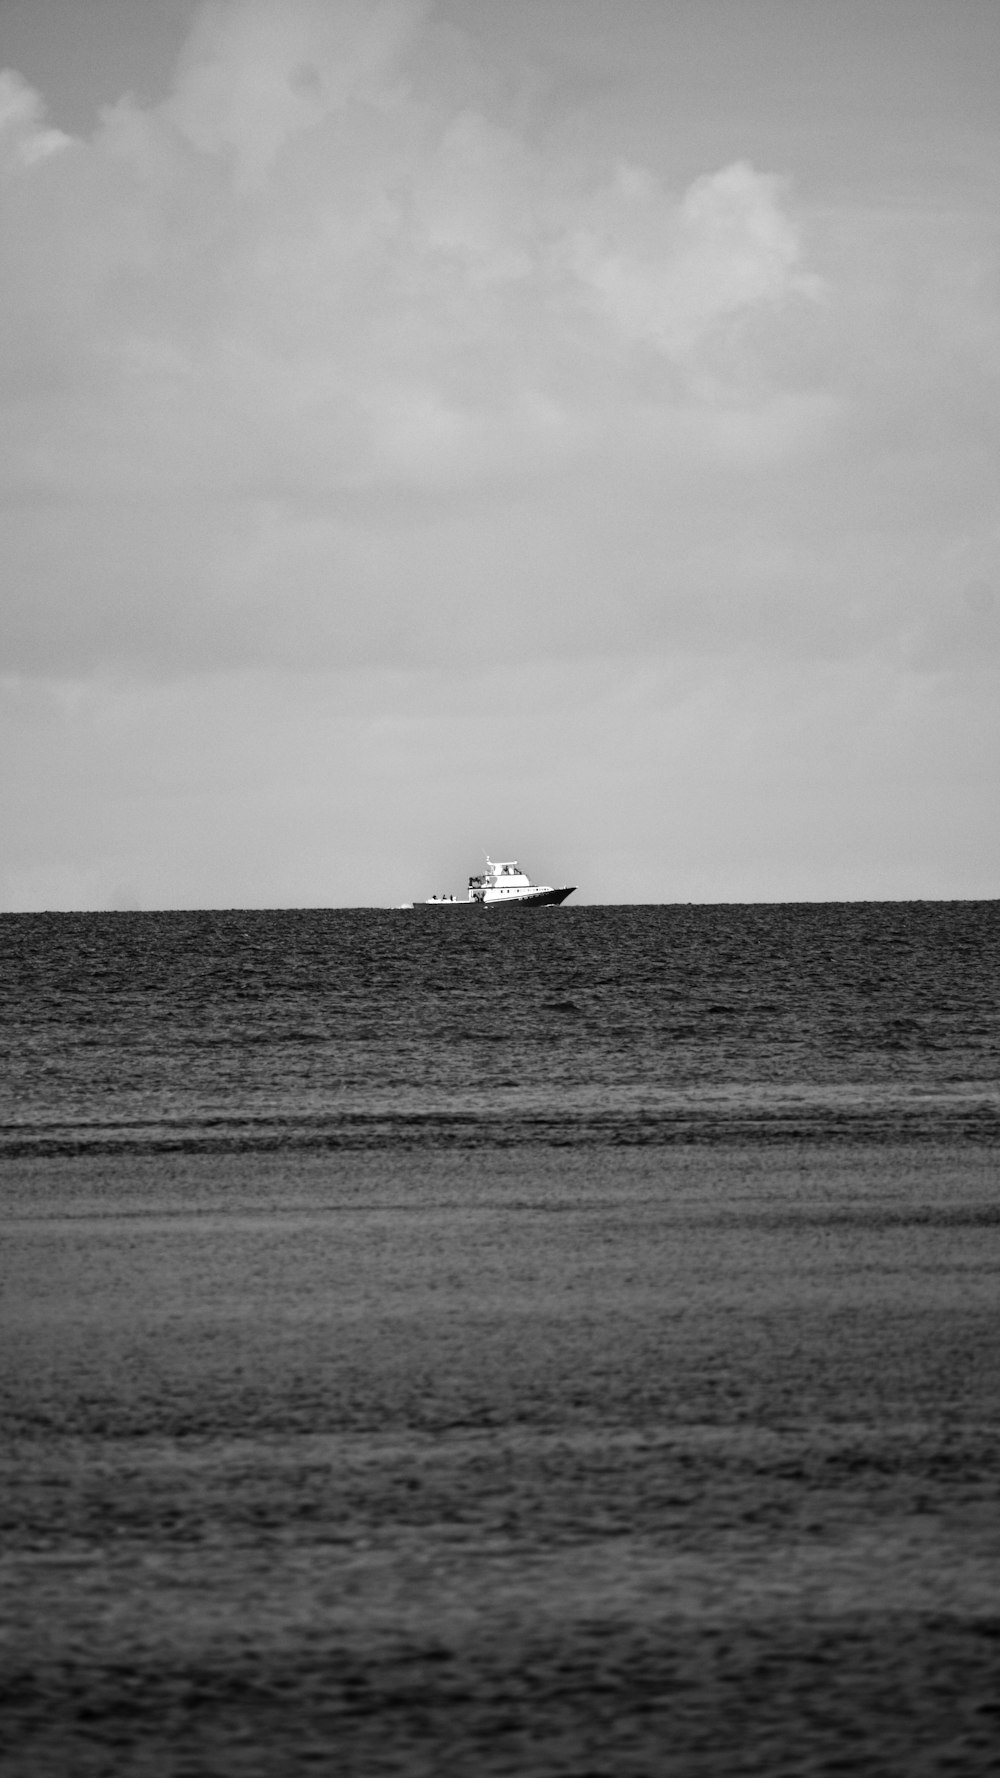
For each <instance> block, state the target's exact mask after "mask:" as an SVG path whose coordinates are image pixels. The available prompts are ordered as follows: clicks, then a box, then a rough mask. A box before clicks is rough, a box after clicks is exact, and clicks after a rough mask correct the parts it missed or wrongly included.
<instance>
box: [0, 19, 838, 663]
mask: <svg viewBox="0 0 1000 1778" xmlns="http://www.w3.org/2000/svg"><path fill="white" fill-rule="evenodd" d="M435 30H436V26H435V24H434V21H433V17H432V15H430V14H429V12H428V8H427V7H426V6H424V5H422V4H408V3H405V0H399V3H397V0H387V3H386V4H374V5H373V4H369V3H367V0H365V3H362V0H356V3H353V0H338V3H337V4H330V3H329V0H324V3H323V4H320V3H319V0H282V3H281V4H276V3H275V0H268V3H265V0H245V3H243V4H239V5H234V4H228V5H219V4H213V5H210V6H208V7H206V8H205V9H204V10H203V12H202V13H201V15H200V16H199V19H198V21H197V23H196V25H195V28H194V30H193V32H192V35H191V38H190V40H189V42H188V44H187V45H186V47H185V50H184V53H183V55H182V57H181V59H180V63H179V66H178V71H177V78H176V83H175V88H174V91H173V92H172V94H171V95H170V97H169V98H168V99H167V100H166V101H165V102H164V103H162V104H160V105H156V106H147V107H144V106H141V105H139V104H137V103H136V102H135V101H134V100H131V99H127V98H126V99H123V100H122V101H121V102H120V103H119V104H118V105H116V106H114V107H112V108H111V109H110V110H109V111H108V112H107V113H106V114H105V116H104V118H103V121H102V123H101V126H100V128H99V129H98V130H97V131H96V132H95V134H94V135H93V137H92V138H91V139H90V140H89V141H87V142H86V143H78V144H75V145H73V150H72V153H57V152H56V149H57V147H60V146H62V145H63V144H64V143H65V142H66V140H67V139H65V138H62V137H61V136H60V135H59V132H53V131H49V130H45V129H43V127H42V124H41V122H40V120H41V119H42V117H43V115H44V113H43V106H42V102H41V100H40V98H39V97H38V95H36V94H33V93H32V92H31V89H30V88H28V87H27V86H26V85H25V84H24V83H23V82H19V81H18V80H17V79H16V78H15V77H8V85H7V87H5V88H4V89H3V91H4V93H5V95H6V103H7V111H8V113H9V114H10V119H11V129H12V130H13V132H14V139H15V140H16V141H17V143H19V144H20V147H19V149H18V155H19V159H18V163H17V167H16V169H15V171H16V177H15V178H14V179H13V188H14V189H13V196H12V200H11V209H10V231H9V236H10V249H11V253H10V261H9V267H8V271H7V274H6V276H7V289H6V292H5V299H6V300H5V304H4V314H5V322H4V336H3V339H2V341H0V378H2V379H3V384H4V386H5V387H6V389H7V392H8V405H7V426H6V428H5V433H6V439H7V444H6V447H5V450H4V454H3V457H2V459H0V499H2V502H3V516H2V521H0V529H2V533H3V538H4V547H5V550H6V552H7V560H8V562H9V563H11V564H15V563H16V565H17V566H16V572H15V573H14V574H13V576H12V580H11V584H10V587H9V594H8V600H7V611H6V618H7V623H8V636H9V639H10V640H9V647H10V649H11V650H12V653H11V655H10V658H11V659H12V660H13V661H16V662H19V663H20V664H21V665H22V666H23V667H24V668H25V669H26V670H30V671H41V670H44V668H45V666H46V664H48V665H49V666H51V668H52V669H53V670H54V671H62V670H64V669H65V666H66V664H67V660H69V659H76V660H78V661H79V662H80V663H81V664H84V663H86V664H89V665H90V666H94V665H97V664H99V663H100V662H101V661H102V660H103V661H105V662H106V663H114V662H119V663H120V662H124V661H129V660H131V661H132V662H133V663H134V664H135V665H136V666H142V668H143V670H149V669H151V668H153V669H155V668H156V666H157V665H159V667H160V668H161V669H162V670H177V668H178V667H179V666H181V665H183V666H184V667H185V668H191V667H194V666H196V665H197V663H198V662H199V661H201V662H202V663H204V664H206V665H211V664H225V663H226V662H229V663H238V662H241V661H243V660H244V659H246V658H247V657H248V656H251V657H253V658H257V659H259V660H261V661H266V660H267V659H269V658H271V651H272V650H276V651H277V654H278V656H279V658H283V659H284V658H292V659H294V658H298V657H299V656H301V655H303V654H305V655H307V656H311V654H312V653H313V651H315V650H316V649H320V650H321V651H328V652H329V653H330V654H331V655H332V656H334V657H335V658H340V652H341V651H342V650H343V649H344V648H348V649H352V650H356V651H359V657H360V658H368V657H369V656H370V655H371V653H372V652H373V651H378V650H380V649H381V650H386V651H388V652H389V655H390V656H391V658H394V659H400V658H406V657H407V655H409V656H410V657H413V656H414V655H415V657H416V658H421V659H423V658H426V657H427V654H428V652H429V651H433V650H434V649H442V650H444V651H445V653H447V652H448V649H449V647H455V646H458V644H456V642H455V638H456V637H457V636H461V637H463V638H464V640H463V641H462V642H461V644H460V646H461V648H462V649H464V650H470V649H471V650H472V652H473V653H474V654H479V655H481V654H482V652H483V650H484V649H485V648H487V647H489V646H491V645H492V640H493V627H492V626H491V625H490V624H488V623H486V624H484V625H483V626H482V629H481V631H480V632H479V640H478V641H477V639H476V637H477V632H476V628H475V626H474V625H469V624H466V623H460V624H458V625H457V626H456V625H455V624H454V622H453V621H452V618H453V614H454V612H455V611H456V609H459V610H463V611H467V610H468V609H469V608H470V603H471V605H472V606H473V607H475V606H477V605H478V606H479V607H482V606H483V605H484V604H485V603H486V601H487V599H488V598H489V597H492V596H500V589H499V585H498V583H499V582H500V581H501V580H502V575H501V573H500V572H498V571H497V569H496V565H495V563H494V562H492V561H490V560H489V559H487V551H488V550H490V549H493V548H494V547H495V546H496V540H502V541H501V544H500V550H499V558H498V559H499V560H500V561H503V562H504V563H505V571H506V574H507V576H508V579H510V578H513V580H514V582H515V586H514V590H513V593H512V595H511V597H510V598H509V599H508V601H507V603H508V610H509V619H508V623H507V626H506V631H505V646H506V647H508V648H513V649H517V648H520V649H522V650H528V651H530V650H531V648H533V647H534V646H536V644H537V643H538V640H539V637H551V636H552V634H553V631H554V630H555V629H556V628H558V625H557V624H556V622H555V607H556V605H557V604H558V603H559V602H560V601H565V600H566V598H567V597H569V599H570V605H569V611H568V613H567V612H563V613H562V616H561V618H560V620H559V622H560V624H561V626H562V627H561V633H562V636H563V639H564V641H565V642H566V643H567V644H568V646H570V647H571V648H575V649H578V650H579V649H584V650H585V649H586V648H588V647H590V646H594V645H600V646H604V645H606V641H607V636H608V633H609V629H611V628H613V624H610V623H609V621H608V617H607V615H605V616H604V617H602V616H601V614H600V610H599V607H600V597H599V594H598V590H597V589H596V588H594V587H593V586H587V585H586V584H585V585H584V589H583V593H582V597H572V595H571V584H570V583H571V582H572V579H573V577H574V576H575V575H576V573H577V572H578V570H579V569H580V568H581V567H582V564H581V563H580V561H579V551H578V550H577V549H576V547H575V545H574V541H573V540H574V536H575V534H576V533H577V532H578V531H579V529H580V527H581V526H582V527H583V532H584V534H585V535H586V532H587V530H588V526H589V523H590V521H589V520H588V516H587V507H588V505H589V503H590V499H591V485H592V483H593V481H594V480H595V479H596V481H597V483H598V485H600V484H601V483H602V482H606V481H610V482H611V483H614V484H621V486H622V487H623V488H624V489H626V490H627V489H628V488H629V487H630V486H631V485H632V484H633V480H634V474H635V462H636V459H637V458H639V457H646V458H648V457H649V456H650V454H652V456H653V458H655V460H656V463H657V464H659V466H660V472H661V474H662V475H663V477H664V478H665V480H666V482H667V483H669V480H670V478H671V476H672V475H673V474H674V472H675V470H676V467H677V465H678V464H683V462H684V459H685V458H686V456H687V455H688V454H689V453H691V452H694V454H695V455H696V456H697V457H699V458H700V460H701V461H702V462H703V464H705V465H706V466H707V467H708V468H709V469H710V470H711V469H712V468H713V467H718V466H721V467H722V468H723V469H725V466H726V465H732V464H734V463H739V464H744V465H746V464H753V463H754V462H758V461H761V462H769V463H773V462H775V461H780V460H782V459H784V458H786V457H789V456H791V457H793V458H794V457H796V456H797V455H798V454H799V453H800V452H801V451H803V450H805V451H806V453H807V454H808V452H809V451H810V450H811V449H813V448H814V446H815V441H817V440H818V439H820V438H822V437H823V436H825V435H826V434H827V433H828V432H829V430H830V427H831V426H834V427H835V425H836V417H837V409H836V402H835V401H833V400H831V399H830V397H829V395H828V394H827V393H826V392H822V391H820V392H817V391H816V390H815V389H811V388H809V387H806V388H804V389H803V388H796V387H795V386H794V380H792V382H791V383H790V381H789V378H788V377H787V375H786V374H785V370H784V367H783V365H782V362H781V357H782V352H781V349H780V342H778V341H777V340H776V339H775V338H774V337H772V338H771V339H768V338H767V337H766V326H767V324H768V322H769V321H773V318H774V316H775V315H776V314H780V313H790V312H791V311H792V310H795V311H801V310H802V308H803V306H804V307H805V308H807V309H808V308H809V306H810V305H812V306H815V298H816V295H817V291H818V288H819V286H818V283H817V281H816V278H815V276H814V275H813V274H812V273H810V272H809V271H808V269H807V268H806V265H805V260H804V253H803V248H802V244H801V240H800V236H799V230H798V226H797V224H796V222H795V220H794V217H793V214H792V212H791V210H790V209H789V207H788V204H787V201H786V193H785V190H784V187H783V186H782V185H781V183H780V182H779V181H777V180H776V179H774V178H773V177H771V176H769V175H765V174H761V173H758V172H756V171H755V170H754V169H753V168H752V167H750V166H749V165H748V164H746V163H744V162H740V163H737V164H735V165H733V166H731V167H728V168H723V169H721V170H719V171H717V172H715V173H712V174H708V175H706V176H704V177H703V178H700V179H698V180H697V181H695V183H694V184H693V185H692V186H691V187H690V188H689V189H688V191H687V192H671V191H670V190H668V189H667V188H666V187H665V186H664V185H663V184H662V182H661V181H660V180H659V179H658V178H657V177H654V175H653V174H652V173H651V172H649V171H647V170H645V169H642V168H635V167H626V168H622V167H620V166H618V167H616V165H615V162H614V159H613V157H610V156H606V155H600V154H598V155H595V156H593V157H591V158H589V159H587V160H582V159H580V158H579V157H577V158H575V159H567V157H566V156H565V155H563V154H562V153H560V152H559V151H558V150H556V149H555V148H550V147H548V146H547V142H546V137H545V133H544V130H540V129H539V128H538V127H537V125H538V123H539V121H540V120H539V119H537V118H536V119H535V120H533V122H532V124H531V127H529V125H528V124H526V123H525V121H524V119H523V118H522V119H521V120H520V121H516V120H515V119H513V118H512V116H511V115H510V114H509V112H505V110H504V107H503V106H502V105H498V106H497V107H496V112H495V114H494V115H489V114H487V111H486V110H484V109H483V94H482V92H481V91H478V90H475V88H476V82H475V81H470V83H469V92H468V94H467V95H466V102H462V100H461V97H460V96H458V95H457V94H456V86H460V85H461V80H462V79H463V78H464V70H465V63H464V62H463V58H462V55H460V54H456V52H455V48H454V44H455V37H454V33H452V34H451V36H448V35H446V34H443V33H439V35H438V36H437V37H436V38H435V35H434V33H435ZM435 49H437V50H439V51H440V55H439V56H438V62H440V59H441V57H443V56H445V55H446V54H450V55H452V57H453V60H454V67H453V69H452V75H451V77H450V78H449V79H444V80H442V79H436V80H432V79H429V78H428V77H427V68H428V66H430V65H432V64H434V62H435V55H434V53H433V52H434V50H435ZM438 72H440V69H438ZM446 92H447V94H448V98H447V102H446V101H445V99H444V98H443V97H442V94H444V93H446ZM26 143H27V144H28V145H29V146H28V148H27V149H26V148H25V146H24V145H25V144H26ZM32 144H34V146H31V145H32ZM758 323H759V324H760V325H761V326H762V327H763V328H764V331H763V332H761V331H758V333H757V334H756V335H755V334H754V331H753V330H754V326H755V325H756V324H758ZM799 325H802V323H801V320H800V322H799ZM641 473H642V471H640V474H641ZM574 477H582V480H580V481H579V483H578V484H577V489H576V493H575V495H574V493H573V489H572V487H571V486H569V483H571V482H572V480H573V478H574ZM549 486H551V487H552V488H553V489H554V496H553V504H552V511H551V515H550V517H548V518H546V517H545V516H544V514H541V513H540V512H539V510H538V500H539V490H540V489H544V488H546V487H549ZM421 499H423V500H424V502H425V503H426V505H425V507H424V508H423V509H421V508H420V507H419V504H418V505H417V506H415V505H414V501H417V502H418V503H419V501H420V500H421ZM449 499H450V500H451V501H452V503H453V504H452V506H451V508H450V509H448V510H446V509H445V507H444V506H443V505H442V502H446V501H448V500H449ZM470 499H471V500H474V501H476V502H478V503H479V504H478V512H479V515H480V519H481V523H482V531H481V533H480V535H481V537H482V539H483V547H482V548H481V549H480V550H479V551H478V557H477V550H476V547H475V544H474V542H469V541H468V538H469V536H472V535H473V534H474V533H475V525H473V527H472V531H471V532H470V530H469V523H468V512H469V508H468V505H467V502H468V501H469V500H470ZM604 504H605V503H604V502H598V506H599V508H600V509H601V510H603V509H604ZM650 522H651V525H652V536H653V537H654V538H655V537H656V535H657V534H658V529H659V527H658V521H657V519H656V518H655V515H654V517H653V518H652V520H651V521H650ZM560 527H565V529H564V530H560ZM518 531H520V535H521V541H520V542H519V541H518V538H517V536H516V535H515V533H517V532H518ZM533 551H537V552H538V557H537V559H538V560H542V561H545V562H546V563H548V564H549V568H550V591H549V593H548V595H546V592H545V589H544V588H543V587H541V586H540V585H539V580H540V576H539V574H538V573H537V572H536V571H535V568H534V566H533V560H532V552H533ZM596 554H597V557H598V559H600V558H601V557H603V556H604V555H606V554H607V551H606V549H605V548H604V547H603V545H602V542H601V539H599V538H598V539H596ZM456 562H461V564H462V569H461V573H462V583H461V584H460V583H459V580H458V578H457V577H456V571H455V563H456ZM560 562H562V564H563V565H562V566H560ZM414 563H415V564H416V565H417V566H416V575H417V581H418V586H417V590H415V589H414V584H413V580H414V576H413V572H412V569H413V564H414ZM518 582H519V583H520V584H519V585H518V584H517V583H518ZM547 598H548V600H549V601H551V603H552V606H553V612H552V613H551V614H549V613H548V612H545V613H543V614H542V621H541V622H539V621H538V611H539V601H541V602H542V604H543V605H544V604H545V602H546V599H547ZM415 602H416V603H419V604H420V605H421V606H422V609H423V615H422V617H421V620H420V621H419V622H417V621H415V620H414V617H413V606H414V603H415ZM449 638H451V640H450V641H449ZM549 645H550V644H549V643H546V646H549Z"/></svg>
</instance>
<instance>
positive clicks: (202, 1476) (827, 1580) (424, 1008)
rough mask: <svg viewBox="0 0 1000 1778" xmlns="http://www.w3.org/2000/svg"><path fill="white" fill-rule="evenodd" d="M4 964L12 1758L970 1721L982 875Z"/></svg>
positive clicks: (378, 1767) (77, 928) (47, 927)
mask: <svg viewBox="0 0 1000 1778" xmlns="http://www.w3.org/2000/svg"><path fill="white" fill-rule="evenodd" d="M0 984H2V988H0V991H2V1035H0V1043H2V1080H3V1086H2V1090H0V1196H2V1204H3V1212H4V1234H5V1241H4V1260H3V1273H4V1340H3V1349H2V1352H0V1389H2V1405H3V1411H4V1428H5V1433H6V1438H5V1441H4V1446H3V1453H2V1456H0V1466H2V1473H0V1483H2V1490H0V1525H2V1530H3V1545H2V1557H0V1637H2V1641H0V1658H2V1662H3V1669H4V1672H3V1678H4V1681H5V1686H4V1690H5V1695H6V1700H7V1701H6V1704H5V1705H0V1734H2V1735H3V1736H4V1737H5V1739H6V1749H7V1765H6V1767H5V1770H9V1771H10V1772H11V1773H13V1774H18V1775H21V1778H26V1775H28V1774H31V1775H34V1774H46V1775H47V1774H49V1773H52V1774H63V1773H73V1774H76V1773H80V1774H85V1775H89V1774H97V1773H102V1774H103V1773H113V1774H118V1773H124V1774H129V1775H131V1774H136V1775H138V1774H156V1775H159V1774H174V1773H184V1774H188V1773H190V1774H212V1775H215V1774H218V1775H220V1778H221V1775H228V1774H248V1775H251V1774H252V1775H253V1778H260V1775H263V1774H268V1775H269V1774H272V1773H275V1774H277V1773H286V1772H287V1773H290V1774H298V1773H304V1772H330V1773H334V1774H337V1775H338V1778H339V1775H340V1774H345V1775H348V1778H349V1775H351V1774H368V1773H373V1774H376V1773H397V1774H414V1775H421V1778H422V1775H423V1774H427V1775H428V1778H431V1775H434V1778H437V1774H447V1775H449V1778H451V1775H452V1774H454V1775H455V1778H465V1774H469V1775H470V1778H472V1775H473V1774H476V1775H478V1774H480V1773H484V1774H494V1773H504V1774H511V1775H518V1778H522V1775H523V1778H542V1775H548V1774H557V1773H558V1774H567V1775H573V1778H598V1775H608V1778H617V1775H618V1774H622V1775H623V1778H638V1775H643V1778H645V1775H648V1778H659V1775H660V1774H671V1775H672V1774H678V1775H681V1774H685V1775H686V1774H688V1773H695V1774H711V1775H712V1778H715V1775H716V1774H729V1773H734V1774H743V1773H764V1774H768V1775H774V1778H782V1775H784V1774H799V1773H817V1774H827V1773H831V1774H832V1773H840V1772H846V1771H848V1770H850V1771H854V1772H861V1773H871V1774H894V1775H895V1774H900V1775H902V1774H907V1778H909V1775H910V1774H917V1775H930V1774H937V1773H954V1774H977V1775H978V1774H985V1773H989V1772H993V1771H996V1770H998V1769H1000V1728H998V1715H997V1698H998V1696H1000V1685H998V1679H1000V1498H998V1494H1000V1487H998V1477H1000V1317H998V1308H1000V1169H998V1166H997V1160H998V1146H1000V1145H998V1135H1000V1018H998V1014H1000V904H998V903H996V902H990V903H971V902H967V903H948V904H932V903H914V904H899V903H893V904H867V905H865V904H854V905H844V906H836V905H823V906H795V907H792V906H787V907H743V908H736V907H711V908H704V907H701V908H699V907H691V908H684V907H663V908H609V909H602V908H573V907H572V906H569V907H565V908H561V909H545V910H531V911H528V910H521V911H520V912H518V911H516V910H504V911H503V913H499V912H478V911H477V912H473V911H471V910H461V909H456V910H426V911H421V910H414V911H413V912H412V913H402V912H363V911H352V912H284V913H256V912H255V913H239V912H235V913H192V914H182V913H174V914H135V915H124V914H115V915H78V916H77V915H52V916H28V915H24V916H2V917H0Z"/></svg>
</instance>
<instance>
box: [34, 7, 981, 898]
mask: <svg viewBox="0 0 1000 1778" xmlns="http://www.w3.org/2000/svg"><path fill="white" fill-rule="evenodd" d="M0 68H3V69H4V72H3V73H2V74H0V206H2V222H0V404H2V413H0V530H2V535H0V909H3V910H14V911H16V910H36V909H74V908H79V909H136V908H159V907H260V906H278V907H282V906H365V905H367V906H391V905H392V904H393V903H398V902H400V901H404V900H410V899H412V898H413V897H414V896H416V897H420V896H423V895H430V894H431V893H433V892H438V893H440V892H441V891H443V890H450V891H456V892H458V891H462V890H463V888H464V884H465V881H466V878H467V877H468V875H469V874H470V873H472V872H475V871H478V870H480V869H481V868H482V863H483V858H484V855H485V853H486V852H487V851H488V852H491V853H492V855H493V856H494V857H517V858H519V859H520V861H521V863H522V864H523V865H524V866H525V867H526V868H527V869H528V870H529V872H530V873H531V875H532V876H533V877H534V878H535V879H536V880H540V881H544V882H555V883H567V882H572V883H575V884H577V885H578V891H577V895H576V897H575V899H576V900H577V901H580V902H589V903H600V902H662V901H679V902H691V901H779V900H828V899H835V900H849V899H869V898H903V899H911V898H912V899H923V898H938V897H941V898H947V897H967V896H974V897H979V896H984V897H985V896H990V897H992V896H996V895H998V894H1000V820H998V815H1000V399H998V398H1000V201H998V200H1000V109H998V107H997V104H996V94H997V92H998V91H1000V6H997V5H996V3H995V0H815V3H814V0H502V3H500V0H209V3H207V4H202V3H200V0H156V3H155V4H153V0H149V3H148V4H143V3H138V0H0Z"/></svg>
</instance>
